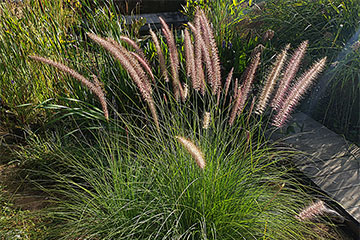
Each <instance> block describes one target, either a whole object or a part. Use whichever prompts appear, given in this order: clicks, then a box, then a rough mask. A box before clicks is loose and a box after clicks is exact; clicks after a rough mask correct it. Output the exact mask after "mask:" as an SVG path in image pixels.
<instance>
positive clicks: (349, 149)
mask: <svg viewBox="0 0 360 240" xmlns="http://www.w3.org/2000/svg"><path fill="white" fill-rule="evenodd" d="M287 126H288V127H287V129H288V130H289V129H291V130H292V131H291V133H287V134H286V133H284V132H286V129H285V128H284V129H282V131H284V132H283V133H282V132H280V131H277V132H275V133H274V134H273V136H272V138H273V139H281V142H282V143H285V144H287V145H290V146H291V147H292V148H294V149H296V150H299V151H301V152H304V153H305V155H299V157H297V158H296V159H295V164H296V165H297V167H298V168H299V169H300V170H301V171H302V172H303V173H304V174H305V175H306V176H307V177H309V178H310V179H311V180H312V181H313V182H314V183H315V184H317V185H318V186H319V187H320V188H321V189H322V190H323V191H325V192H326V193H328V195H329V196H330V197H331V198H333V199H334V200H335V201H337V202H338V203H339V204H340V205H341V206H342V207H343V208H344V209H345V210H346V211H347V212H348V213H349V214H350V215H351V216H352V217H353V218H354V219H356V220H357V221H358V222H360V148H359V147H357V146H356V145H355V144H351V143H350V142H347V141H346V140H345V139H344V138H343V137H341V136H340V135H338V134H336V133H334V132H332V131H330V130H329V129H327V128H326V127H325V126H323V125H321V124H320V123H318V122H316V121H315V120H313V119H312V118H310V117H309V116H307V115H306V114H304V113H296V114H294V115H293V119H292V120H291V121H290V122H289V124H288V125H287ZM304 156H307V157H304Z"/></svg>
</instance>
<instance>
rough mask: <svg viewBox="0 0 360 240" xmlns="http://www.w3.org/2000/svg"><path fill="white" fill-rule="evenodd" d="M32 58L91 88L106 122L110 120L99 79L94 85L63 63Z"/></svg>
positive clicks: (95, 79)
mask: <svg viewBox="0 0 360 240" xmlns="http://www.w3.org/2000/svg"><path fill="white" fill-rule="evenodd" d="M30 58H31V59H33V60H35V61H38V62H42V63H45V64H48V65H50V66H53V67H55V68H57V69H59V70H60V71H62V72H65V73H67V74H69V75H70V76H72V77H73V78H75V79H77V80H78V81H80V82H81V83H82V84H83V85H85V86H86V87H87V88H89V90H90V91H91V92H92V93H94V94H95V95H96V96H97V97H98V98H99V101H100V104H101V107H102V109H103V112H104V116H105V118H106V120H108V119H109V112H108V109H107V104H106V98H105V94H104V92H103V90H102V89H101V86H100V82H99V81H98V79H97V78H96V77H95V78H94V83H92V82H90V81H89V80H88V79H86V78H85V77H84V76H82V75H81V74H80V73H78V72H76V71H75V70H73V69H71V68H69V67H68V66H65V65H64V64H62V63H58V62H54V61H52V60H50V59H47V58H43V57H39V56H30Z"/></svg>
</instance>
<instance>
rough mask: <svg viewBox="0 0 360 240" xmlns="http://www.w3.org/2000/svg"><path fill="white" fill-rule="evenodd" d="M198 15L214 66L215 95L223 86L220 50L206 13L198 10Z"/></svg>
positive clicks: (213, 84)
mask: <svg viewBox="0 0 360 240" xmlns="http://www.w3.org/2000/svg"><path fill="white" fill-rule="evenodd" d="M197 14H199V16H200V25H201V27H202V30H203V38H204V41H205V43H206V46H207V51H208V52H209V53H210V58H211V64H212V66H211V69H212V71H213V74H212V75H213V79H211V81H212V89H213V94H214V95H215V94H216V93H217V91H218V90H219V87H220V85H221V70H220V60H219V53H218V48H217V44H216V41H215V38H214V33H213V30H212V28H211V26H210V23H209V21H208V19H207V18H206V15H205V12H204V11H203V10H202V9H200V8H198V12H197Z"/></svg>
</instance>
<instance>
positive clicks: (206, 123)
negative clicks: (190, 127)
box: [203, 112, 210, 129]
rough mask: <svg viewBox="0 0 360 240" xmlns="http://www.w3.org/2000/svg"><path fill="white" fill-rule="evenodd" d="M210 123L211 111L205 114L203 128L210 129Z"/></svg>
mask: <svg viewBox="0 0 360 240" xmlns="http://www.w3.org/2000/svg"><path fill="white" fill-rule="evenodd" d="M209 125H210V112H205V113H204V116H203V129H208V128H209Z"/></svg>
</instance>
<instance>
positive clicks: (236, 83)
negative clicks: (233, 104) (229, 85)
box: [234, 78, 241, 99]
mask: <svg viewBox="0 0 360 240" xmlns="http://www.w3.org/2000/svg"><path fill="white" fill-rule="evenodd" d="M238 86H239V79H238V78H235V83H234V99H237V94H238V93H239V92H240V91H241V88H239V87H238Z"/></svg>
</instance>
